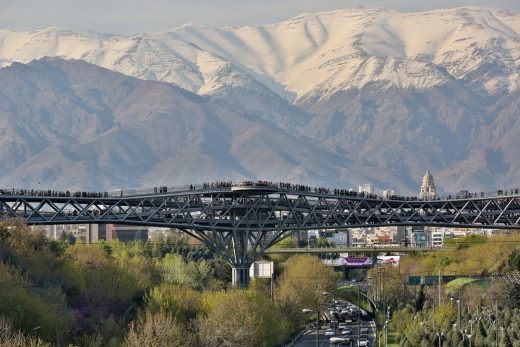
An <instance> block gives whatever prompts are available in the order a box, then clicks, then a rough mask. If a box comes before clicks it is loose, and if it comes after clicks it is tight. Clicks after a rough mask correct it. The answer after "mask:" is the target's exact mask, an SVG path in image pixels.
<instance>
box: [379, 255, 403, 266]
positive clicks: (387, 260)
mask: <svg viewBox="0 0 520 347" xmlns="http://www.w3.org/2000/svg"><path fill="white" fill-rule="evenodd" d="M399 259H400V256H398V255H378V256H377V263H378V264H392V265H398V264H399Z"/></svg>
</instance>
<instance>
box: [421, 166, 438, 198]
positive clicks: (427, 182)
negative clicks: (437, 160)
mask: <svg viewBox="0 0 520 347" xmlns="http://www.w3.org/2000/svg"><path fill="white" fill-rule="evenodd" d="M419 197H420V198H421V199H424V200H432V199H436V198H437V190H436V189H435V183H434V182H433V176H432V174H431V173H430V170H426V174H425V175H424V177H423V179H422V184H421V192H420V193H419Z"/></svg>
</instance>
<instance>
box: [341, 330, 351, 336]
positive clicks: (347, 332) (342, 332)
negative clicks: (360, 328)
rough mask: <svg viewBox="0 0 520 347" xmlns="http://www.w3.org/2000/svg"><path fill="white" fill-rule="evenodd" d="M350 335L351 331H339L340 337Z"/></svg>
mask: <svg viewBox="0 0 520 347" xmlns="http://www.w3.org/2000/svg"><path fill="white" fill-rule="evenodd" d="M350 334H352V330H350V329H343V330H342V331H341V335H350Z"/></svg>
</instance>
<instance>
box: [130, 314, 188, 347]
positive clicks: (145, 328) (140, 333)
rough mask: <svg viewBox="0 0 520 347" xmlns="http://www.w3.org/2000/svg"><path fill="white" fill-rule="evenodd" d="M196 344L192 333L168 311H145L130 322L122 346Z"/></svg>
mask: <svg viewBox="0 0 520 347" xmlns="http://www.w3.org/2000/svg"><path fill="white" fill-rule="evenodd" d="M194 345H196V341H195V338H194V335H193V334H192V333H190V332H189V331H188V330H187V328H186V326H184V325H183V324H182V323H180V322H179V321H177V319H175V317H174V316H173V315H172V314H171V313H168V312H161V311H160V312H150V311H146V312H145V313H144V314H142V315H141V316H140V317H139V318H138V319H137V321H135V322H132V323H131V324H130V331H129V332H128V335H127V337H126V339H125V342H124V343H123V347H142V346H154V347H160V346H171V347H191V346H194Z"/></svg>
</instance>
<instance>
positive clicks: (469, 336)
mask: <svg viewBox="0 0 520 347" xmlns="http://www.w3.org/2000/svg"><path fill="white" fill-rule="evenodd" d="M464 333H465V334H466V337H467V338H468V341H469V347H471V335H472V334H468V333H467V331H466V330H464Z"/></svg>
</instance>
